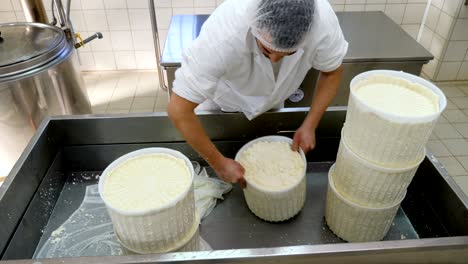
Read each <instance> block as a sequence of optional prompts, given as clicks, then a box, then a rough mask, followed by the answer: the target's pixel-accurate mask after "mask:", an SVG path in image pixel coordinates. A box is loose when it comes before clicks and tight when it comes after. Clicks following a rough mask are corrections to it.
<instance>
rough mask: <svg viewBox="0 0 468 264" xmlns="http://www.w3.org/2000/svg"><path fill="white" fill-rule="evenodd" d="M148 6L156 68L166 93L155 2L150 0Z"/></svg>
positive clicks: (160, 84) (161, 85)
mask: <svg viewBox="0 0 468 264" xmlns="http://www.w3.org/2000/svg"><path fill="white" fill-rule="evenodd" d="M148 6H149V12H150V18H151V28H152V31H153V42H154V53H155V55H156V68H157V69H158V77H159V86H160V87H161V88H162V89H163V90H164V91H167V86H166V83H165V81H164V72H163V69H162V66H161V45H160V43H159V29H158V21H157V19H156V9H155V4H154V0H148Z"/></svg>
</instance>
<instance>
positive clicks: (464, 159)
mask: <svg viewBox="0 0 468 264" xmlns="http://www.w3.org/2000/svg"><path fill="white" fill-rule="evenodd" d="M455 158H456V159H457V160H458V162H460V164H461V165H462V166H463V168H465V170H466V171H468V156H456V157H455Z"/></svg>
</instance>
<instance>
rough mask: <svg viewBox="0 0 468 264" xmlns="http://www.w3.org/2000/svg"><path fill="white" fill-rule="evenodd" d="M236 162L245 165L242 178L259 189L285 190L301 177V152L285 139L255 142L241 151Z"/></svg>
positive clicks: (302, 165)
mask: <svg viewBox="0 0 468 264" xmlns="http://www.w3.org/2000/svg"><path fill="white" fill-rule="evenodd" d="M239 163H240V164H242V166H243V167H244V168H245V174H244V178H245V179H246V181H247V182H248V183H254V184H255V185H256V186H258V187H259V188H262V189H263V190H268V191H281V190H285V189H288V188H290V187H292V186H294V185H295V184H297V182H298V181H299V180H300V179H301V178H302V177H303V176H304V168H305V163H304V161H303V160H302V157H301V155H300V154H299V153H298V152H295V151H292V150H291V145H290V144H288V143H286V142H266V141H260V142H256V143H254V144H252V146H250V147H249V148H247V149H245V150H244V151H243V152H242V153H241V156H240V159H239Z"/></svg>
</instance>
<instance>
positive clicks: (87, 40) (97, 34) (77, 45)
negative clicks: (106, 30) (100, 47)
mask: <svg viewBox="0 0 468 264" xmlns="http://www.w3.org/2000/svg"><path fill="white" fill-rule="evenodd" d="M96 38H98V39H102V38H103V36H102V33H101V32H96V33H95V34H94V35H92V36H90V37H88V38H86V39H85V40H83V41H82V42H78V43H76V44H75V48H77V49H78V48H81V47H83V46H84V45H85V44H86V43H88V42H91V41H92V40H94V39H96Z"/></svg>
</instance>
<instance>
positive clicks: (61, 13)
mask: <svg viewBox="0 0 468 264" xmlns="http://www.w3.org/2000/svg"><path fill="white" fill-rule="evenodd" d="M53 1H55V9H56V10H57V13H58V20H59V23H60V26H61V27H68V20H67V16H66V15H65V9H64V8H63V4H62V0H53Z"/></svg>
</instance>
